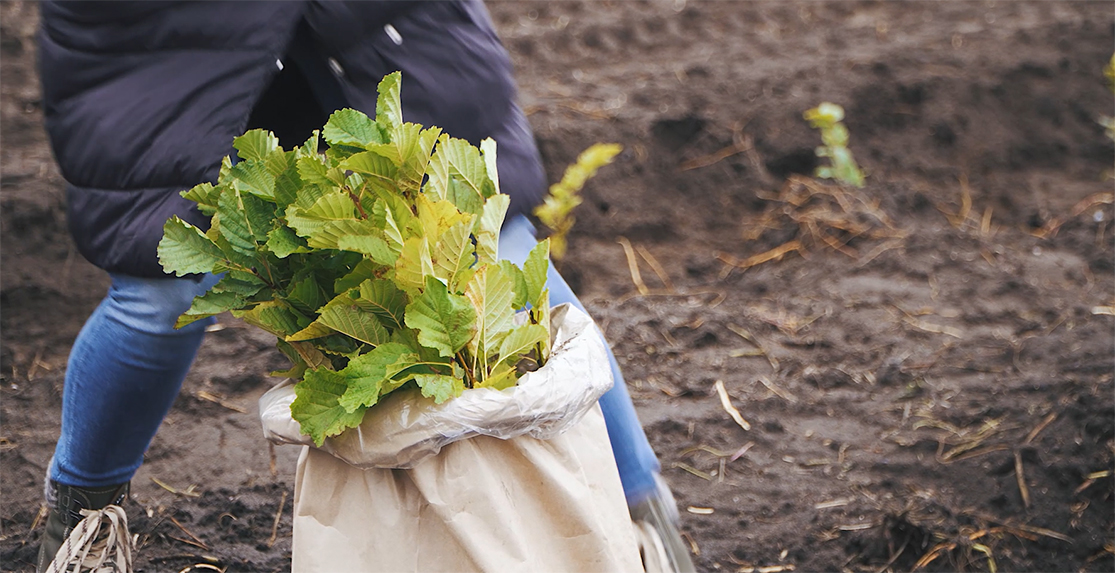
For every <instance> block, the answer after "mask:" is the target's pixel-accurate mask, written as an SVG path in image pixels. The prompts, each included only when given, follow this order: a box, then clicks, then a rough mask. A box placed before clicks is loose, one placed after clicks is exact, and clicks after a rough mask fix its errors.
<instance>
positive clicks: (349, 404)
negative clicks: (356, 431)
mask: <svg viewBox="0 0 1115 573" xmlns="http://www.w3.org/2000/svg"><path fill="white" fill-rule="evenodd" d="M416 362H418V354H415V353H414V352H413V351H412V350H411V349H410V348H409V347H407V346H406V345H404V344H399V343H397V342H389V343H386V344H381V345H379V346H377V347H375V348H373V349H372V350H371V351H369V352H367V353H365V354H361V355H360V356H357V357H356V358H353V359H352V360H351V361H349V363H348V366H346V367H345V368H344V369H343V370H341V372H340V373H341V375H343V376H344V377H345V378H347V380H348V390H346V391H345V393H344V395H343V396H341V399H340V401H339V402H340V405H341V406H342V407H344V408H345V409H346V410H348V411H355V410H356V409H358V408H360V407H362V406H373V405H375V403H376V402H377V401H379V397H380V395H381V390H382V389H383V384H384V382H386V381H387V380H388V379H390V378H392V377H393V376H395V375H396V374H398V373H400V372H402V371H403V370H406V369H407V368H410V367H411V366H413V365H414V364H415V363H416Z"/></svg>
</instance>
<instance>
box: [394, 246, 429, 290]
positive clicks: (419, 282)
mask: <svg viewBox="0 0 1115 573" xmlns="http://www.w3.org/2000/svg"><path fill="white" fill-rule="evenodd" d="M433 275H434V263H433V258H432V257H431V256H430V244H429V243H427V242H426V239H423V238H422V237H410V238H408V239H407V240H406V243H404V244H403V250H402V252H401V253H399V258H398V260H396V261H395V284H397V285H398V286H399V288H401V289H403V290H404V291H406V292H407V293H408V294H410V295H412V296H414V295H417V294H418V293H419V292H421V291H422V289H423V288H425V286H426V277H432V276H433Z"/></svg>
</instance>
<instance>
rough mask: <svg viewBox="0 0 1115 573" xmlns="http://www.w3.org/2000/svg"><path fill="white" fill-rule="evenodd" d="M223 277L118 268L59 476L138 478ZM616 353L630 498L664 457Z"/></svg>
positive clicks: (613, 436) (54, 468)
mask: <svg viewBox="0 0 1115 573" xmlns="http://www.w3.org/2000/svg"><path fill="white" fill-rule="evenodd" d="M535 243H536V240H535V238H534V227H533V226H532V225H531V224H530V222H529V221H528V220H527V219H526V217H523V216H521V215H520V216H518V217H515V218H513V219H511V220H510V221H508V222H507V223H506V224H505V225H504V228H503V231H502V232H501V236H500V245H499V246H500V255H501V257H502V258H505V259H509V260H511V261H514V262H516V263H517V264H522V262H523V261H524V260H526V257H527V253H529V252H530V249H531V248H533V247H534V245H535ZM216 281H217V277H214V276H206V277H204V278H203V279H200V280H193V279H189V278H185V279H174V278H165V279H143V278H136V277H130V276H125V275H112V286H111V287H110V289H109V292H108V296H107V297H105V299H104V301H102V302H101V304H100V306H98V307H97V310H96V311H94V312H93V315H92V316H91V317H90V318H89V320H88V321H87V322H86V323H85V326H84V327H83V328H82V329H81V333H80V334H78V337H77V340H76V341H75V342H74V346H73V350H72V351H71V352H70V358H69V364H68V366H67V368H66V383H65V389H64V392H63V395H62V435H61V437H60V438H59V440H58V445H57V447H56V448H55V453H54V460H53V462H52V464H51V468H50V476H51V479H53V480H55V481H57V482H59V483H63V484H66V485H73V486H81V487H100V486H107V485H114V484H119V483H123V482H126V481H128V480H130V479H131V478H132V476H133V475H134V474H135V472H136V470H137V469H139V466H140V464H141V463H142V462H143V454H144V452H145V451H146V450H147V447H148V446H149V445H150V443H151V439H152V438H154V436H155V431H156V430H157V429H158V428H159V424H161V423H162V420H163V418H164V417H165V416H166V414H167V412H168V411H169V410H170V407H171V405H172V404H173V403H174V399H175V397H176V396H177V395H178V391H179V389H180V388H181V387H182V381H183V380H184V379H185V378H186V373H187V371H189V369H190V364H191V363H192V362H193V360H194V357H195V356H196V355H197V349H198V347H199V346H200V345H201V339H202V337H203V336H204V334H205V327H206V326H207V325H209V324H212V319H209V320H202V321H198V322H195V323H193V324H191V325H189V326H186V327H184V328H181V329H177V330H176V329H175V328H174V322H175V320H176V319H177V318H178V315H179V314H181V313H183V312H185V310H186V309H187V308H189V306H190V303H191V302H192V300H193V298H194V297H195V296H198V295H200V294H202V293H204V292H205V291H207V290H209V288H210V287H212V286H213V284H214V283H215V282H216ZM548 282H549V288H550V301H551V303H552V304H561V303H563V302H569V303H572V304H573V305H575V306H576V307H578V308H580V309H582V310H584V307H583V306H582V305H581V303H580V301H578V300H577V297H576V295H574V294H573V291H572V290H571V289H570V288H569V285H567V284H566V283H565V280H563V279H562V278H561V275H559V274H558V273H557V271H555V270H554V269H553V267H552V266H551V267H550V274H549V278H548ZM608 358H609V359H610V360H611V364H612V372H613V374H614V376H615V386H614V387H613V388H612V389H611V390H609V391H608V392H607V393H606V394H604V396H603V397H602V398H600V407H601V409H602V410H603V412H604V420H605V422H606V424H607V427H608V437H609V438H610V441H611V443H612V450H613V451H614V452H615V457H616V463H617V465H618V466H619V474H620V480H621V481H622V482H623V490H624V494H625V495H626V496H627V499H628V501H629V502H632V501H638V500H641V499H642V498H644V497H646V496H648V495H650V494H651V493H653V492H654V491H655V487H656V485H655V481H654V476H655V474H656V473H657V472H658V470H659V464H658V459H657V458H656V457H655V455H654V451H653V450H651V448H650V444H649V443H648V442H647V438H646V435H645V434H644V433H643V429H642V426H641V425H640V424H639V419H638V418H637V417H636V415H635V407H634V406H633V405H632V403H631V397H630V396H629V395H628V394H627V386H626V384H625V383H624V380H623V375H622V374H621V373H620V371H619V365H618V364H617V363H616V359H615V357H614V356H612V352H611V350H608Z"/></svg>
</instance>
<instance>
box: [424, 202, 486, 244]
mask: <svg viewBox="0 0 1115 573" xmlns="http://www.w3.org/2000/svg"><path fill="white" fill-rule="evenodd" d="M415 205H416V206H417V211H418V224H419V226H420V228H421V231H422V236H423V237H426V238H427V239H429V240H430V241H431V242H433V241H436V240H437V238H438V237H440V236H441V234H442V233H444V232H445V231H446V230H448V229H449V228H450V227H452V226H453V225H456V224H458V223H460V222H461V221H471V220H472V215H469V214H468V213H462V212H460V211H458V210H457V207H455V206H454V205H453V204H452V203H450V202H449V201H444V200H439V201H433V200H431V199H430V198H429V197H428V196H426V195H425V194H422V195H419V196H418V199H417V200H416V201H415Z"/></svg>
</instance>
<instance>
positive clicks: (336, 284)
mask: <svg viewBox="0 0 1115 573" xmlns="http://www.w3.org/2000/svg"><path fill="white" fill-rule="evenodd" d="M382 268H383V267H381V266H380V265H378V264H376V263H374V262H372V261H370V260H368V259H362V260H361V261H360V262H359V263H357V264H356V266H354V267H352V270H351V271H349V272H348V273H347V274H345V275H344V276H342V277H341V278H339V279H337V280H336V281H333V292H338V293H340V292H345V291H347V290H352V289H354V288H356V287H358V286H360V283H362V282H364V281H366V280H368V279H371V278H374V277H375V276H376V271H378V270H380V269H382Z"/></svg>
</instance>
